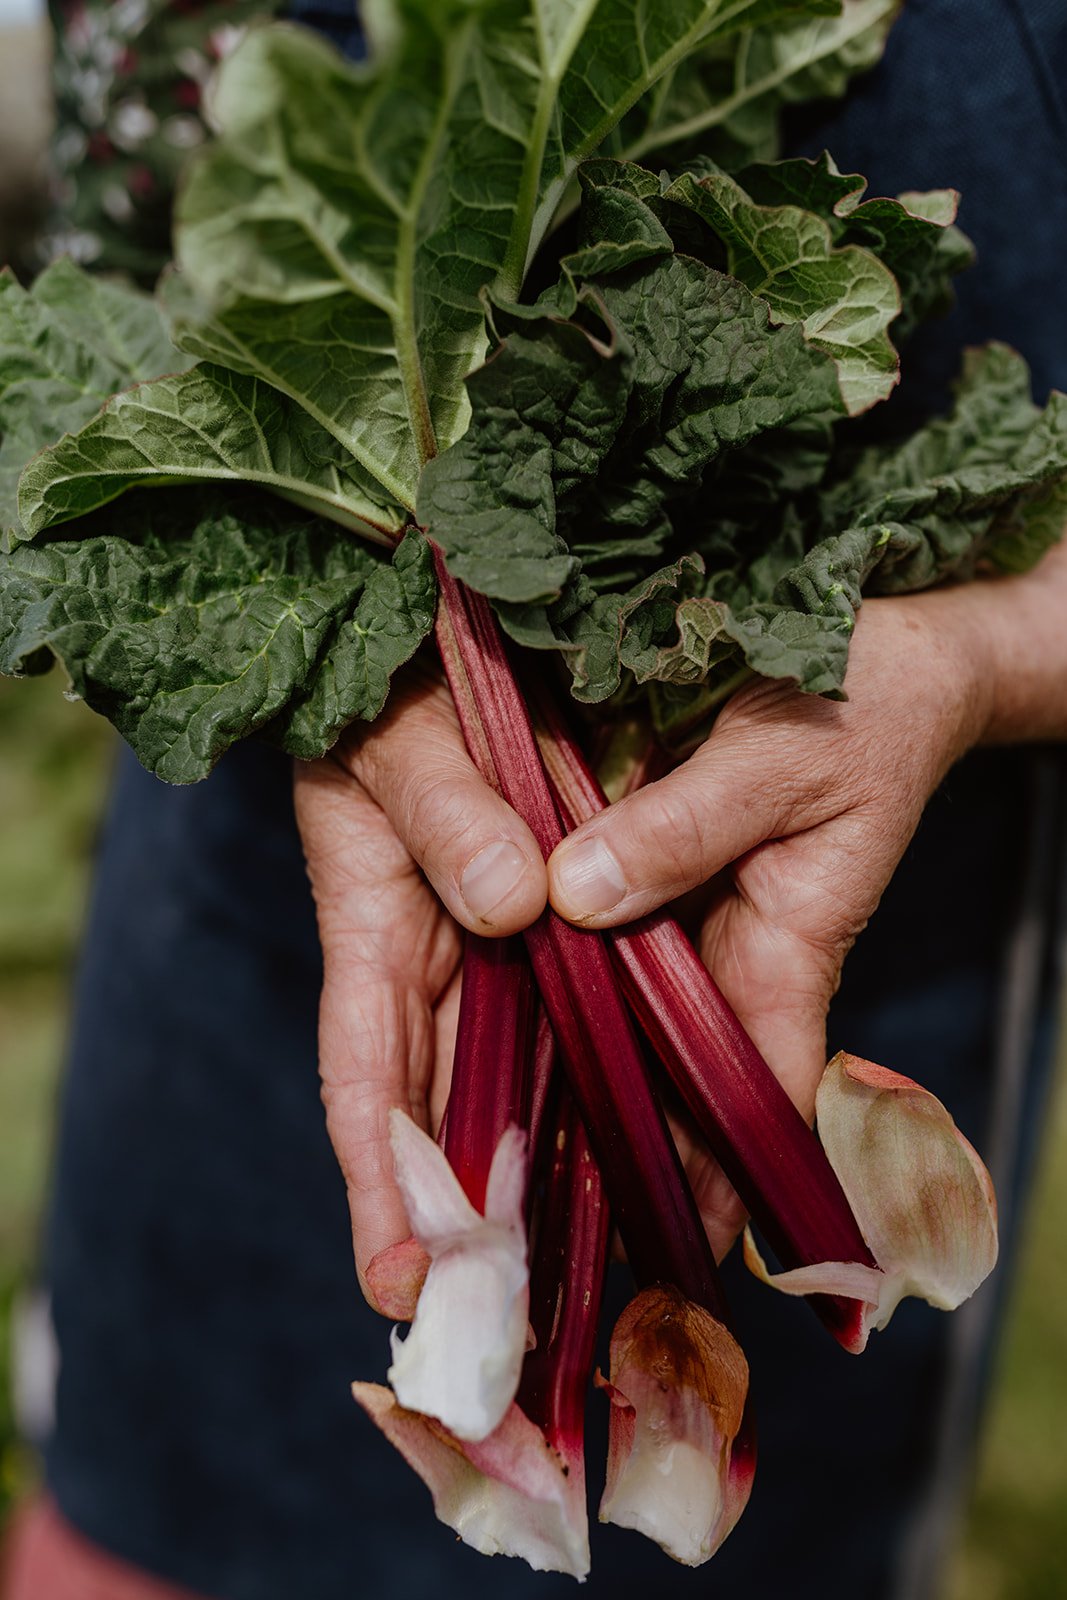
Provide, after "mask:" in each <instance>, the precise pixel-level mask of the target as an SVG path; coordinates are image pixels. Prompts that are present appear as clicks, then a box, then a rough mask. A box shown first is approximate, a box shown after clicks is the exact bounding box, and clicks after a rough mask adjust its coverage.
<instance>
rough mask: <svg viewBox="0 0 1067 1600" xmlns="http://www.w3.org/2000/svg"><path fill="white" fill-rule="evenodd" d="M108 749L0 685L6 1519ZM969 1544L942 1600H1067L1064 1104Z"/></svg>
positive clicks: (24, 692) (98, 729)
mask: <svg viewBox="0 0 1067 1600" xmlns="http://www.w3.org/2000/svg"><path fill="white" fill-rule="evenodd" d="M112 748H113V741H112V737H111V735H110V731H109V730H108V729H107V727H106V726H105V724H104V723H103V722H102V721H101V720H100V719H99V718H97V717H94V716H92V715H91V714H90V713H89V712H88V711H87V710H86V709H85V707H84V706H79V705H72V704H69V703H68V702H67V701H65V700H64V699H63V696H62V694H61V692H60V680H59V678H58V676H57V675H55V674H53V675H52V676H50V677H47V678H43V679H39V680H37V681H35V682H29V683H23V684H12V683H10V682H5V681H0V1522H2V1519H3V1512H4V1508H5V1506H6V1505H8V1504H10V1501H11V1500H12V1498H13V1497H14V1496H15V1495H16V1493H18V1492H20V1491H21V1490H23V1489H24V1488H25V1487H26V1486H27V1484H28V1483H29V1482H30V1481H31V1479H32V1471H33V1467H32V1462H31V1461H30V1460H29V1458H28V1456H27V1454H26V1452H25V1451H23V1450H21V1449H20V1447H19V1446H18V1444H17V1441H16V1439H15V1435H14V1427H13V1422H12V1417H11V1410H10V1400H9V1374H8V1370H7V1367H8V1359H9V1357H8V1338H7V1331H8V1324H9V1320H10V1308H11V1301H12V1297H13V1295H14V1293H15V1291H16V1289H17V1287H18V1286H19V1285H20V1284H21V1283H24V1282H25V1281H27V1279H28V1277H29V1275H30V1273H31V1271H32V1267H33V1262H34V1257H35V1254H36V1246H37V1230H38V1225H39V1218H40V1212H41V1206H42V1199H43V1195H44V1192H45V1184H46V1174H47V1165H48V1156H49V1149H50V1137H51V1122H52V1106H53V1101H54V1096H55V1088H56V1079H57V1073H58V1067H59V1062H60V1060H61V1057H62V1051H63V1041H64V1037H65V1030H66V1026H67V1005H68V1002H67V991H68V983H69V975H70V969H71V965H72V961H73V956H74V952H75V949H76V942H77V937H78V929H79V927H80V924H81V920H82V915H83V908H84V903H85V895H86V887H87V878H88V869H89V864H90V859H91V854H92V845H93V840H94V837H95V832H96V825H97V817H98V814H99V809H100V805H101V801H102V796H103V791H104V785H105V781H106V774H107V769H108V764H109V756H110V752H111V750H112ZM1046 1133H1047V1137H1046V1147H1045V1152H1044V1160H1043V1163H1042V1172H1041V1176H1040V1179H1039V1183H1038V1187H1037V1191H1036V1193H1035V1195H1034V1197H1033V1202H1032V1208H1031V1227H1030V1229H1029V1232H1028V1241H1027V1248H1026V1252H1025V1257H1024V1260H1023V1262H1022V1264H1021V1271H1020V1274H1019V1279H1018V1284H1017V1293H1016V1296H1015V1303H1014V1306H1013V1310H1012V1316H1011V1320H1010V1325H1009V1329H1008V1337H1007V1340H1006V1343H1005V1346H1004V1349H1003V1351H1002V1355H1001V1359H1000V1362H999V1364H998V1374H997V1384H996V1393H995V1400H994V1405H993V1410H992V1415H991V1417H990V1419H989V1423H988V1426H987V1430H986V1435H985V1440H984V1444H983V1449H982V1453H981V1462H980V1469H979V1474H978V1481H977V1487H976V1491H975V1496H974V1503H973V1507H972V1512H971V1516H970V1519H969V1525H968V1530H967V1537H966V1540H965V1542H964V1545H963V1548H962V1550H961V1552H960V1554H959V1557H958V1559H957V1560H956V1562H955V1564H954V1568H953V1571H952V1574H951V1577H950V1580H949V1582H948V1584H947V1589H946V1595H945V1600H1064V1596H1065V1595H1067V1515H1065V1511H1067V1448H1065V1445H1064V1439H1065V1437H1067V1348H1065V1339H1064V1334H1065V1331H1067V1252H1065V1251H1064V1249H1063V1247H1062V1241H1061V1238H1060V1230H1061V1220H1060V1219H1061V1218H1062V1217H1063V1216H1064V1215H1067V1096H1065V1094H1064V1093H1063V1092H1062V1085H1061V1092H1060V1094H1059V1095H1058V1096H1057V1100H1056V1104H1055V1107H1054V1111H1053V1114H1052V1115H1051V1116H1050V1118H1049V1120H1048V1126H1047V1130H1046Z"/></svg>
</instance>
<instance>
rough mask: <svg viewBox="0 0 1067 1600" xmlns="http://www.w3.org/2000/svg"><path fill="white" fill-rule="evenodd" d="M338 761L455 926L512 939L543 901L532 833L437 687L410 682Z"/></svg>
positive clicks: (350, 739)
mask: <svg viewBox="0 0 1067 1600" xmlns="http://www.w3.org/2000/svg"><path fill="white" fill-rule="evenodd" d="M338 758H339V759H340V760H341V761H342V762H343V763H344V764H345V766H346V767H347V768H348V770H349V771H350V772H352V773H353V774H354V775H355V776H356V777H357V778H358V779H359V781H360V782H361V783H362V784H363V786H364V788H365V789H366V790H367V792H368V793H369V794H370V795H371V796H372V797H373V798H374V799H375V800H376V801H377V803H378V804H379V805H380V806H381V808H382V810H383V811H384V812H385V813H386V815H387V816H388V818H389V820H390V822H391V823H392V825H393V827H394V828H395V829H396V832H397V834H398V835H399V837H400V838H401V839H402V840H403V842H404V845H405V846H406V848H407V849H408V850H409V851H410V853H411V855H412V856H413V857H414V859H415V860H416V861H417V862H418V864H419V866H420V867H421V868H422V870H423V871H424V872H425V874H426V876H427V878H428V879H429V880H430V882H431V884H432V885H433V887H434V889H435V890H436V892H437V894H438V895H439V896H440V898H441V900H442V901H443V902H444V904H445V905H446V906H447V907H448V910H449V911H450V912H451V913H452V915H453V916H454V917H455V919H456V920H457V922H460V923H462V924H463V926H464V927H466V928H469V929H470V930H471V931H472V932H473V933H481V934H488V935H503V934H509V933H517V932H519V931H520V930H521V929H523V928H526V927H528V926H529V925H530V923H531V922H535V921H536V920H537V918H538V917H539V916H540V914H541V912H542V911H543V910H544V906H545V900H546V897H547V893H548V879H547V875H546V872H545V864H544V861H543V859H542V856H541V852H540V850H539V849H538V846H537V842H536V840H535V839H534V836H533V834H532V833H531V832H530V829H529V828H528V827H527V826H526V823H525V822H523V820H522V818H521V817H519V816H517V815H516V813H515V812H514V811H513V810H512V809H511V807H510V806H509V805H508V804H507V803H506V801H504V800H503V799H502V798H501V797H500V795H498V794H497V793H496V792H495V791H494V790H493V789H491V788H490V787H489V785H488V784H487V783H485V782H484V780H483V779H482V778H481V776H480V775H479V773H478V771H477V770H476V768H475V767H474V764H473V763H472V761H471V759H470V757H469V755H468V754H467V750H466V746H465V745H464V743H463V736H462V734H461V732H460V729H459V724H458V721H457V719H456V714H455V710H454V708H453V706H452V702H451V698H450V697H449V694H448V691H447V689H446V688H445V687H444V685H442V684H428V683H427V682H426V681H425V680H421V681H420V680H414V679H412V680H410V681H409V682H408V684H407V685H406V687H405V689H404V690H403V691H401V692H400V693H399V694H397V695H394V697H393V698H392V699H391V700H390V703H389V705H388V707H387V708H386V711H385V713H384V715H383V716H382V717H380V718H379V719H378V721H377V722H376V723H375V724H374V725H373V726H372V727H371V728H370V729H369V730H367V731H365V732H364V731H360V732H359V733H358V734H357V733H354V732H352V733H350V734H349V735H348V736H347V738H346V739H345V740H343V741H342V743H341V745H340V746H339V747H338Z"/></svg>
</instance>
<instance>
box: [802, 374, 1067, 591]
mask: <svg viewBox="0 0 1067 1600" xmlns="http://www.w3.org/2000/svg"><path fill="white" fill-rule="evenodd" d="M1065 474H1067V396H1064V395H1062V394H1059V393H1053V394H1052V395H1051V396H1050V398H1049V402H1048V404H1047V405H1046V406H1045V407H1044V408H1043V409H1042V408H1040V407H1038V406H1036V405H1035V404H1034V402H1033V400H1032V399H1031V396H1030V374H1029V371H1028V369H1027V365H1026V362H1025V361H1024V360H1023V359H1022V357H1021V356H1020V355H1018V354H1017V353H1016V352H1015V351H1014V350H1010V349H1009V348H1008V347H1007V346H1006V345H1001V344H989V345H985V346H982V347H980V348H978V349H975V350H970V351H968V352H967V354H966V357H965V360H964V366H963V372H962V375H961V378H960V382H959V385H958V388H957V394H956V402H955V405H954V406H953V409H952V411H951V412H950V413H949V415H948V416H946V417H944V418H939V419H937V420H936V421H934V422H931V423H928V424H927V425H926V426H925V427H923V428H920V429H918V430H917V431H916V432H915V433H914V434H912V435H910V436H909V437H908V438H906V439H904V440H903V441H901V442H899V443H889V444H882V445H875V446H871V447H870V448H868V449H866V450H861V451H858V452H856V451H851V450H848V449H845V450H843V451H842V452H841V454H840V457H839V460H838V461H837V463H836V464H835V468H834V472H833V474H832V477H831V479H830V481H829V482H828V484H827V485H826V487H825V489H824V490H823V492H822V494H821V495H820V497H819V506H818V514H817V522H816V528H817V530H818V532H819V533H823V534H828V533H830V532H831V531H834V530H836V529H844V528H846V527H851V528H853V529H857V530H879V529H880V530H887V532H888V536H887V537H886V540H885V546H884V549H883V550H882V552H881V554H880V555H879V558H878V564H877V568H876V569H875V570H874V571H873V572H872V574H871V577H870V583H869V587H870V588H871V591H872V592H877V593H881V594H896V593H901V592H904V591H906V590H912V589H919V588H926V587H928V586H929V585H930V584H932V583H937V582H939V581H940V580H941V579H943V578H945V577H949V576H954V577H955V576H959V577H969V576H971V575H972V574H973V573H974V572H975V571H977V570H978V569H979V568H980V567H981V566H982V565H983V564H989V565H993V566H1002V567H1004V568H1005V569H1007V570H1012V571H1014V570H1020V569H1021V568H1022V567H1025V566H1030V565H1033V563H1034V561H1036V560H1037V559H1038V558H1039V556H1040V555H1041V554H1043V553H1044V551H1045V550H1046V549H1047V548H1048V547H1049V545H1050V544H1052V543H1054V542H1055V541H1056V540H1057V539H1058V538H1059V537H1060V536H1061V535H1062V533H1063V522H1062V521H1059V520H1058V517H1057V508H1058V507H1059V506H1062V504H1063V495H1064V492H1065V487H1067V486H1065V484H1064V477H1065Z"/></svg>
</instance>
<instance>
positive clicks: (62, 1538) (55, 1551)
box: [0, 1498, 203, 1600]
mask: <svg viewBox="0 0 1067 1600" xmlns="http://www.w3.org/2000/svg"><path fill="white" fill-rule="evenodd" d="M0 1600H203V1597H202V1596H198V1595H194V1594H193V1593H192V1592H191V1590H189V1589H177V1588H175V1587H174V1585H173V1584H170V1583H164V1582H163V1581H162V1579H160V1578H154V1577H152V1576H151V1574H150V1573H147V1572H141V1571H139V1570H138V1568H136V1567H131V1566H130V1565H129V1563H128V1562H126V1561H120V1560H119V1559H118V1558H117V1557H115V1556H110V1555H108V1554H107V1553H106V1551H104V1550H101V1549H100V1548H99V1547H98V1546H97V1545H94V1544H91V1543H90V1541H89V1540H88V1539H85V1538H83V1537H82V1535H81V1534H80V1533H78V1532H76V1531H75V1529H74V1528H72V1527H71V1526H70V1524H69V1523H67V1522H65V1521H64V1519H63V1518H62V1517H61V1516H60V1514H59V1512H58V1511H57V1509H56V1507H55V1506H54V1505H53V1503H52V1502H51V1501H50V1500H48V1499H46V1498H41V1499H39V1500H35V1501H32V1502H31V1503H30V1504H29V1505H27V1506H24V1507H23V1509H22V1510H21V1511H20V1512H18V1513H17V1514H16V1516H15V1520H14V1523H13V1525H12V1528H11V1530H10V1533H9V1535H8V1538H7V1540H6V1542H5V1548H4V1554H3V1562H2V1564H0Z"/></svg>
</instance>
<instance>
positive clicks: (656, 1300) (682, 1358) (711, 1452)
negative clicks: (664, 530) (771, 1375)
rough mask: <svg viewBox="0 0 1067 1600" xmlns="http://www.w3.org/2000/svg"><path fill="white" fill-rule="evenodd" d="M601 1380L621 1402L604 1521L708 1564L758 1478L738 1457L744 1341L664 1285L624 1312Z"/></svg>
mask: <svg viewBox="0 0 1067 1600" xmlns="http://www.w3.org/2000/svg"><path fill="white" fill-rule="evenodd" d="M597 1382H598V1384H599V1386H600V1387H601V1388H603V1389H605V1390H606V1391H607V1394H608V1397H609V1399H610V1401H611V1408H612V1409H611V1420H610V1433H609V1443H608V1472H607V1486H606V1488H605V1490H604V1498H603V1500H602V1501H601V1503H600V1520H601V1522H613V1523H615V1524H617V1525H618V1526H619V1527H623V1528H634V1529H636V1530H637V1532H639V1533H643V1534H645V1535H646V1536H647V1537H648V1538H650V1539H652V1540H654V1541H655V1543H656V1544H658V1545H659V1546H660V1547H661V1548H662V1549H663V1550H665V1551H666V1553H667V1554H668V1555H669V1556H672V1557H673V1558H674V1560H675V1561H679V1562H682V1563H683V1564H684V1565H685V1566H689V1567H697V1566H700V1565H701V1564H702V1563H703V1562H705V1561H707V1560H708V1559H709V1557H711V1556H712V1555H714V1553H715V1551H716V1550H717V1549H718V1548H719V1546H720V1545H721V1544H722V1542H723V1540H724V1539H725V1538H726V1535H727V1534H728V1533H729V1532H730V1530H731V1528H732V1527H733V1526H734V1524H735V1523H736V1522H737V1519H738V1518H739V1517H740V1515H741V1512H742V1511H743V1510H744V1507H745V1502H746V1501H747V1499H748V1492H749V1489H750V1487H751V1482H752V1470H751V1464H750V1463H749V1461H748V1457H747V1453H745V1452H740V1453H739V1458H738V1461H737V1462H734V1461H733V1460H732V1452H733V1447H734V1443H735V1440H736V1439H737V1436H738V1433H739V1430H740V1428H741V1423H742V1418H743V1416H744V1413H745V1405H746V1400H747V1395H748V1364H747V1362H746V1361H745V1358H744V1355H743V1354H742V1352H741V1349H740V1346H739V1345H738V1344H737V1342H736V1340H735V1339H734V1338H733V1336H732V1335H731V1334H730V1333H729V1332H728V1330H727V1329H726V1328H725V1327H723V1325H722V1323H721V1322H717V1321H716V1320H715V1318H714V1317H713V1316H711V1315H710V1313H709V1312H707V1311H705V1310H704V1309H703V1308H702V1307H700V1306H697V1305H694V1304H693V1303H692V1302H691V1301H689V1300H687V1299H686V1298H685V1297H684V1296H683V1295H682V1294H680V1293H679V1291H678V1290H677V1289H674V1288H671V1287H668V1286H666V1285H663V1284H657V1285H655V1286H654V1287H652V1288H650V1289H645V1290H643V1291H642V1293H640V1294H639V1295H637V1296H636V1298H635V1299H634V1300H632V1301H631V1302H630V1304H629V1306H627V1308H626V1310H625V1311H624V1312H623V1314H622V1316H621V1317H620V1318H619V1320H618V1322H617V1323H616V1325H615V1331H614V1333H613V1335H612V1340H611V1378H610V1381H607V1380H605V1379H604V1378H602V1377H599V1376H598V1378H597ZM742 1456H743V1457H744V1459H743V1460H742Z"/></svg>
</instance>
